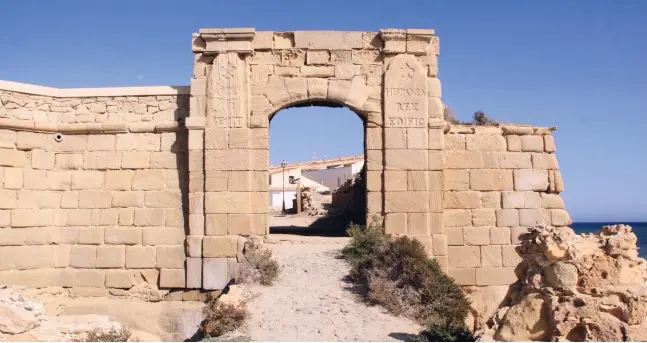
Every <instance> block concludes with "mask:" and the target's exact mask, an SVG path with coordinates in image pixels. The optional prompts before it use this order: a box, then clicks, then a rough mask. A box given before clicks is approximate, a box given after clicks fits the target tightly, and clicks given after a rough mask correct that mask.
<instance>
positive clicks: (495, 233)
mask: <svg viewBox="0 0 647 343" xmlns="http://www.w3.org/2000/svg"><path fill="white" fill-rule="evenodd" d="M490 244H497V245H499V244H501V245H506V244H510V228H509V227H492V228H490Z"/></svg>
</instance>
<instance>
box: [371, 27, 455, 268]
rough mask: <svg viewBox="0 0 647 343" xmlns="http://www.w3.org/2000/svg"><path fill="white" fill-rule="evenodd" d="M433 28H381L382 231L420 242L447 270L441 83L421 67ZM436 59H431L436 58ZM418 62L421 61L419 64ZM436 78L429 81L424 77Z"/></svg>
mask: <svg viewBox="0 0 647 343" xmlns="http://www.w3.org/2000/svg"><path fill="white" fill-rule="evenodd" d="M433 33H434V31H433V30H406V31H405V30H382V31H380V35H381V37H382V39H383V40H384V50H383V52H384V53H385V54H387V55H391V56H388V57H387V58H386V59H385V68H386V72H385V77H384V92H383V94H384V165H385V170H384V211H385V213H386V220H385V229H386V232H387V233H391V234H406V235H410V236H413V237H415V238H417V239H418V240H420V242H422V244H423V245H424V246H425V248H426V249H427V251H428V253H429V254H430V255H433V256H436V257H437V259H438V261H439V263H440V264H441V266H443V268H446V264H447V263H446V255H447V252H446V250H447V244H446V239H445V236H444V226H443V193H442V191H443V169H444V166H443V151H442V150H443V146H444V143H443V139H444V138H443V130H444V126H445V125H444V121H443V118H442V111H443V109H442V103H441V101H440V82H439V81H438V79H437V78H436V77H435V74H436V73H435V71H434V72H433V73H432V72H431V71H430V70H429V69H428V68H429V67H428V66H427V65H426V63H424V61H427V60H429V59H428V58H427V56H428V55H430V54H431V55H434V54H436V51H437V49H434V45H433V44H430V42H432V41H433V42H437V39H436V40H434V39H433V38H434V36H433ZM434 57H435V55H434ZM421 62H422V63H421ZM432 74H433V75H434V77H428V75H432Z"/></svg>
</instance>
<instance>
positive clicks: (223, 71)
mask: <svg viewBox="0 0 647 343" xmlns="http://www.w3.org/2000/svg"><path fill="white" fill-rule="evenodd" d="M246 88H247V73H246V67H245V60H243V59H242V58H241V57H240V56H239V55H238V54H236V53H226V54H218V55H217V56H216V57H215V58H214V60H213V67H212V69H211V78H210V84H209V87H208V94H207V96H208V97H209V98H210V104H211V111H210V115H209V116H208V118H207V126H209V127H231V128H234V127H246V126H247V101H246V99H247V95H248V92H246Z"/></svg>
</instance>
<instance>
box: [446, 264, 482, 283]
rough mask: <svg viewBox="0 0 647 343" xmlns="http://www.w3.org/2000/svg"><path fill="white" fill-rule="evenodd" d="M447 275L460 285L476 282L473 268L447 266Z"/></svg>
mask: <svg viewBox="0 0 647 343" xmlns="http://www.w3.org/2000/svg"><path fill="white" fill-rule="evenodd" d="M447 275H448V276H449V277H451V278H452V279H454V281H455V282H456V284H458V285H460V286H471V285H474V284H476V271H475V269H474V268H449V269H447Z"/></svg>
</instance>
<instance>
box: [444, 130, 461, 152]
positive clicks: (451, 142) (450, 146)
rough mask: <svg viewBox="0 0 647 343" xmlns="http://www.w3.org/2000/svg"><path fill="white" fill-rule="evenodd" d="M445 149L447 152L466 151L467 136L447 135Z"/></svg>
mask: <svg viewBox="0 0 647 343" xmlns="http://www.w3.org/2000/svg"><path fill="white" fill-rule="evenodd" d="M444 140H445V149H447V150H465V149H466V138H465V135H456V134H447V135H445V139H444Z"/></svg>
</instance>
